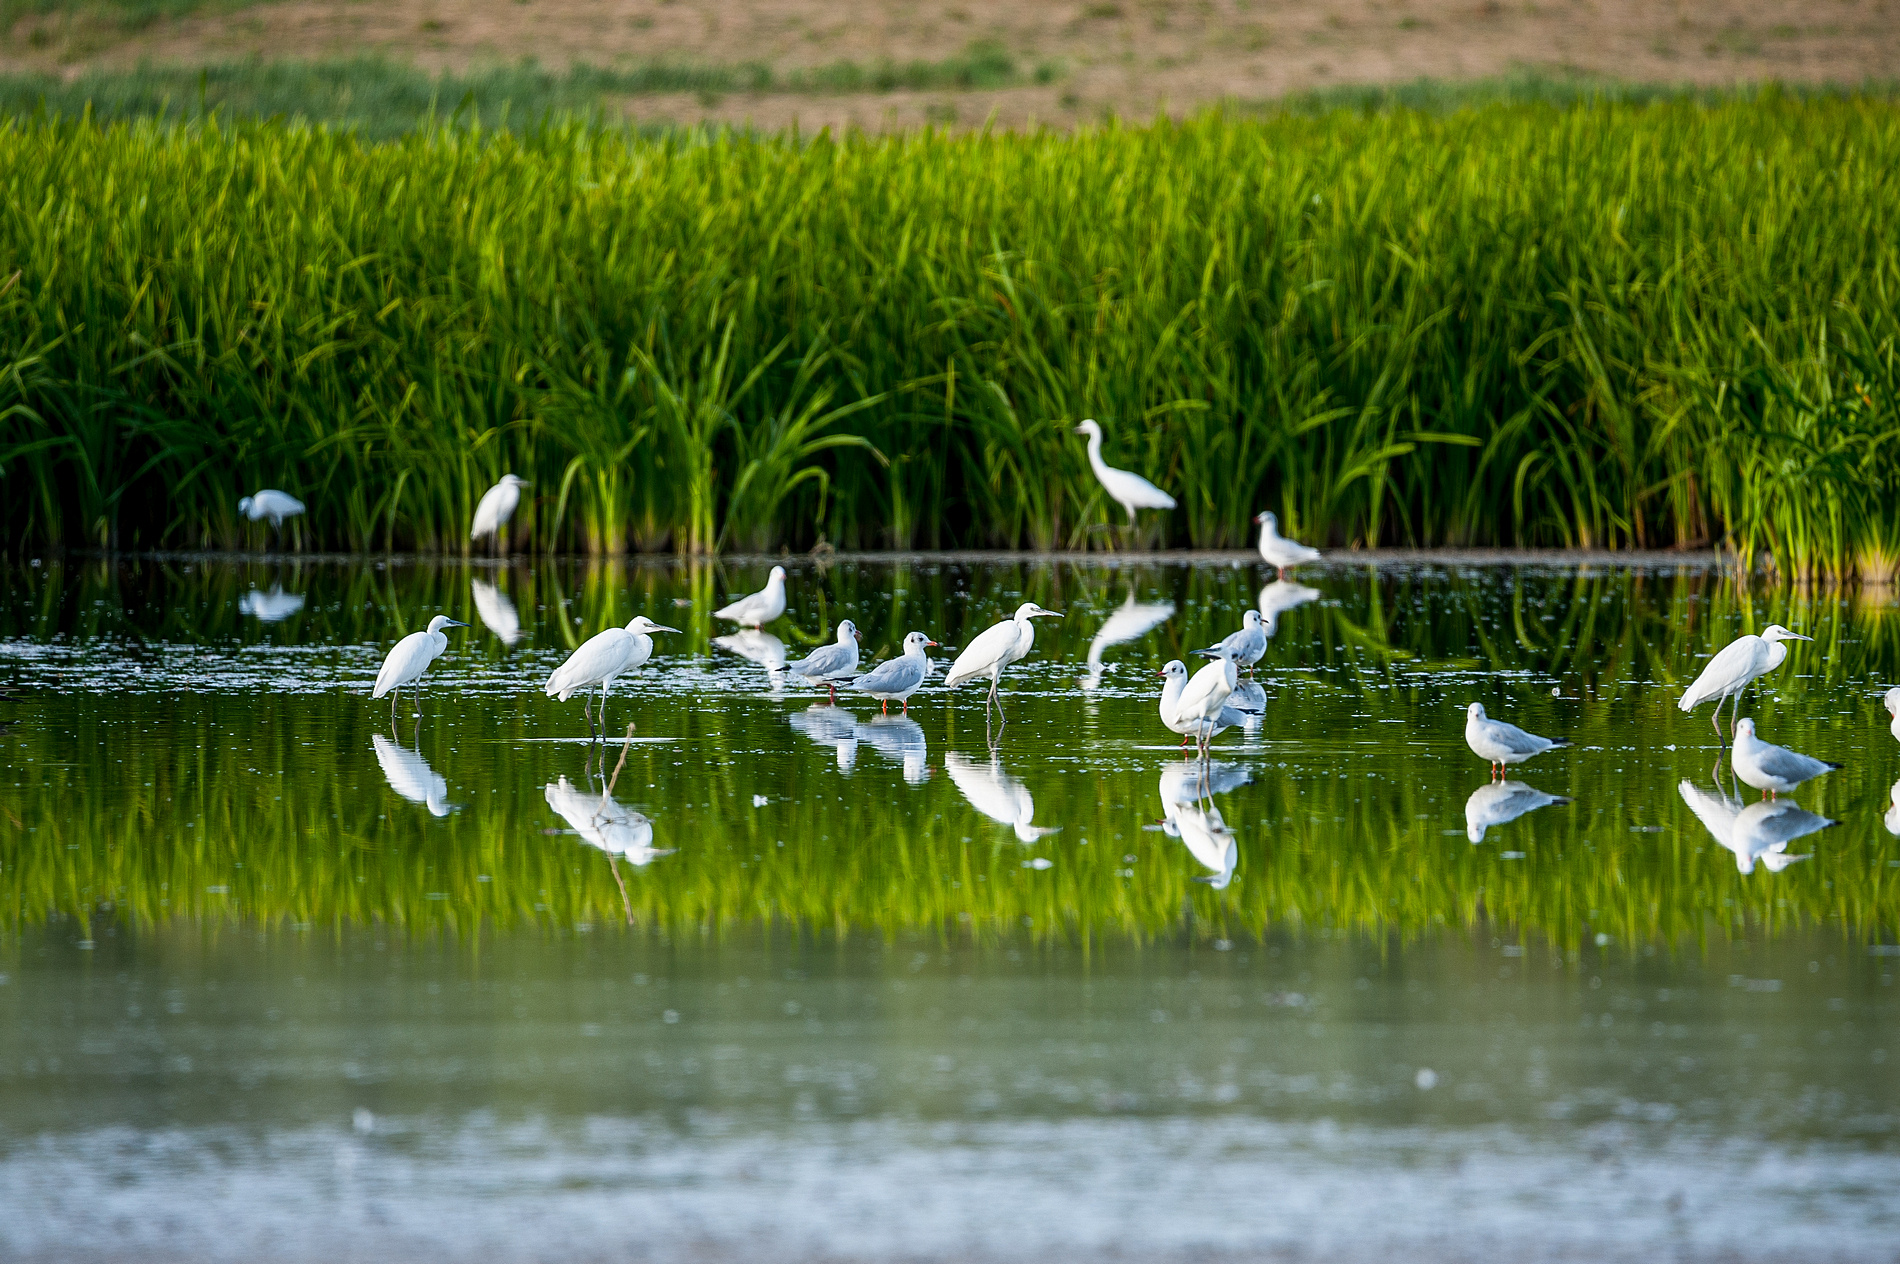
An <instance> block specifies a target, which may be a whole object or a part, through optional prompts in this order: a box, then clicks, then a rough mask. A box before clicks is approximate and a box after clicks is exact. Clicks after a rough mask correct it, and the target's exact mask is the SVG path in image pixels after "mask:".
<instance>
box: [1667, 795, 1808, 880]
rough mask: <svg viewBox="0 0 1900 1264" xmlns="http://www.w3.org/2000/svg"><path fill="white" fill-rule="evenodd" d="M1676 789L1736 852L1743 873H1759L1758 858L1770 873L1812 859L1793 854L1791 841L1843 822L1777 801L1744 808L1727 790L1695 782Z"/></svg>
mask: <svg viewBox="0 0 1900 1264" xmlns="http://www.w3.org/2000/svg"><path fill="white" fill-rule="evenodd" d="M1676 789H1677V791H1678V792H1679V793H1680V794H1681V795H1682V801H1683V802H1684V803H1687V804H1688V805H1689V810H1690V811H1691V812H1694V813H1695V814H1696V819H1697V820H1699V821H1701V822H1702V825H1703V828H1705V829H1707V830H1708V831H1709V833H1710V835H1711V836H1713V837H1714V839H1715V841H1716V842H1718V843H1720V844H1721V845H1722V846H1723V847H1725V848H1727V849H1728V850H1729V851H1731V852H1733V853H1734V854H1735V867H1736V868H1737V869H1739V870H1741V871H1742V872H1743V873H1753V872H1755V864H1756V862H1757V861H1759V862H1760V863H1761V864H1762V865H1763V866H1764V867H1765V868H1767V870H1768V871H1769V872H1770V873H1780V872H1781V871H1782V870H1783V869H1786V868H1787V867H1788V866H1789V865H1792V864H1793V863H1794V862H1795V861H1797V860H1807V859H1809V858H1810V857H1811V856H1812V853H1808V854H1807V855H1800V856H1790V855H1789V854H1788V844H1789V843H1791V842H1793V841H1794V840H1795V839H1797V838H1802V837H1805V836H1806V835H1808V834H1812V833H1815V832H1816V831H1819V830H1824V829H1827V828H1828V827H1829V826H1832V825H1839V824H1840V822H1839V821H1830V820H1828V819H1827V818H1826V817H1825V816H1817V815H1816V814H1815V813H1813V812H1809V811H1807V810H1805V809H1803V808H1801V807H1798V806H1796V805H1795V804H1793V803H1782V802H1779V801H1776V802H1774V803H1753V804H1750V805H1749V806H1747V807H1743V806H1742V805H1741V801H1740V800H1738V799H1735V798H1733V797H1731V796H1730V795H1729V794H1728V793H1727V792H1725V791H1724V792H1720V793H1716V794H1711V793H1710V792H1709V791H1707V790H1704V789H1702V788H1701V787H1700V786H1697V785H1696V784H1695V783H1694V782H1691V781H1683V782H1681V783H1679V784H1678V785H1677V787H1676Z"/></svg>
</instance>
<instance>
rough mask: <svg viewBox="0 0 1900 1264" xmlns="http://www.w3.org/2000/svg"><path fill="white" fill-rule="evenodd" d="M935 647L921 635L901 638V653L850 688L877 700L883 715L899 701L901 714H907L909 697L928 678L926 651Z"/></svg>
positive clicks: (920, 633)
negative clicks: (901, 707)
mask: <svg viewBox="0 0 1900 1264" xmlns="http://www.w3.org/2000/svg"><path fill="white" fill-rule="evenodd" d="M935 644H936V642H935V641H933V640H931V639H930V638H929V637H927V636H925V635H924V634H923V633H922V632H912V633H910V634H909V635H907V636H906V637H905V638H904V652H903V653H902V654H900V655H898V656H897V657H896V658H892V659H886V660H885V661H884V662H882V663H879V664H878V665H877V666H876V667H873V668H872V669H871V670H870V671H868V672H866V673H864V675H862V676H859V677H858V678H857V679H856V680H854V681H852V682H851V684H850V686H849V687H850V688H852V689H855V690H857V691H858V692H859V693H861V694H864V695H866V696H867V697H872V698H876V699H877V700H878V702H879V704H880V705H879V706H878V711H879V712H880V713H882V714H889V712H890V709H891V703H893V702H901V703H903V704H904V714H905V715H909V714H910V696H911V695H912V694H914V693H916V692H917V690H918V689H919V688H920V687H921V686H922V685H923V683H924V681H925V680H927V679H929V678H930V655H929V654H927V653H925V651H926V650H927V649H929V647H931V646H932V645H935Z"/></svg>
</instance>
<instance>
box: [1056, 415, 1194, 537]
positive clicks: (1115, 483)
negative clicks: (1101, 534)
mask: <svg viewBox="0 0 1900 1264" xmlns="http://www.w3.org/2000/svg"><path fill="white" fill-rule="evenodd" d="M1075 433H1077V434H1079V435H1087V436H1088V437H1089V468H1090V469H1092V470H1094V471H1095V478H1096V480H1097V481H1098V482H1100V483H1101V485H1102V489H1103V490H1104V491H1106V492H1107V493H1108V498H1109V499H1110V500H1112V501H1114V502H1115V503H1117V504H1119V505H1120V506H1121V507H1122V508H1123V509H1125V510H1127V511H1128V526H1129V529H1130V530H1133V529H1134V526H1135V510H1137V509H1172V508H1174V497H1172V496H1170V495H1168V493H1166V492H1164V491H1162V490H1161V489H1160V488H1159V487H1156V486H1155V485H1154V484H1153V483H1150V482H1149V481H1148V480H1147V479H1145V478H1143V477H1142V476H1141V475H1139V474H1136V473H1134V472H1133V471H1131V470H1118V469H1116V468H1115V467H1114V466H1112V465H1108V464H1106V463H1105V462H1104V461H1103V460H1102V428H1101V426H1099V425H1097V424H1096V422H1095V419H1094V418H1093V417H1091V418H1089V419H1088V420H1086V421H1084V422H1083V423H1082V424H1081V425H1079V426H1077V427H1076V428H1075Z"/></svg>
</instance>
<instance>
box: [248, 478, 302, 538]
mask: <svg viewBox="0 0 1900 1264" xmlns="http://www.w3.org/2000/svg"><path fill="white" fill-rule="evenodd" d="M302 512H303V502H302V501H301V500H298V499H297V498H296V497H295V496H292V495H291V494H290V493H289V492H280V491H278V490H277V489H276V488H274V487H266V488H265V489H264V490H263V491H261V492H255V493H253V494H252V495H249V496H246V497H245V498H244V499H243V500H240V501H238V513H240V514H242V515H243V516H244V517H246V518H249V519H250V520H251V521H252V522H262V521H264V520H265V519H266V518H268V519H270V524H271V526H272V527H275V528H277V529H279V530H281V529H282V528H283V525H284V519H286V518H295V517H296V516H297V515H298V514H301V513H302Z"/></svg>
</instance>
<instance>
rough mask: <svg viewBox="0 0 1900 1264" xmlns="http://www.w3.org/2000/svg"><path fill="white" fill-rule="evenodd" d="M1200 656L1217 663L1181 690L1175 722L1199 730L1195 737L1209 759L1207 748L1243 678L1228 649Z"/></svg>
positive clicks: (1207, 667)
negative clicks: (1235, 667) (1236, 668)
mask: <svg viewBox="0 0 1900 1264" xmlns="http://www.w3.org/2000/svg"><path fill="white" fill-rule="evenodd" d="M1196 653H1198V654H1201V655H1202V656H1204V657H1207V658H1211V659H1212V660H1213V661H1212V662H1210V663H1209V664H1208V665H1207V666H1205V667H1203V668H1201V670H1199V671H1197V672H1195V673H1194V674H1193V675H1192V676H1190V677H1188V682H1187V684H1185V685H1183V686H1182V687H1181V694H1180V697H1179V698H1177V699H1176V700H1175V704H1174V718H1175V721H1176V722H1177V723H1180V724H1187V725H1193V726H1195V730H1194V735H1195V736H1196V737H1197V738H1198V739H1199V741H1200V749H1201V754H1202V756H1203V757H1205V756H1206V754H1207V744H1208V742H1210V741H1212V740H1213V736H1214V733H1215V731H1216V728H1217V726H1218V725H1219V723H1220V719H1221V713H1222V711H1223V710H1224V709H1225V708H1226V706H1227V699H1228V698H1230V697H1232V696H1233V693H1234V689H1235V687H1236V686H1237V685H1239V683H1240V675H1239V673H1238V672H1237V671H1235V670H1234V652H1233V651H1232V650H1230V649H1227V648H1226V647H1225V646H1223V647H1222V648H1220V649H1218V650H1212V651H1210V650H1197V651H1196ZM1169 727H1170V728H1172V727H1173V725H1170V726H1169ZM1177 731H1179V730H1177Z"/></svg>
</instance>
